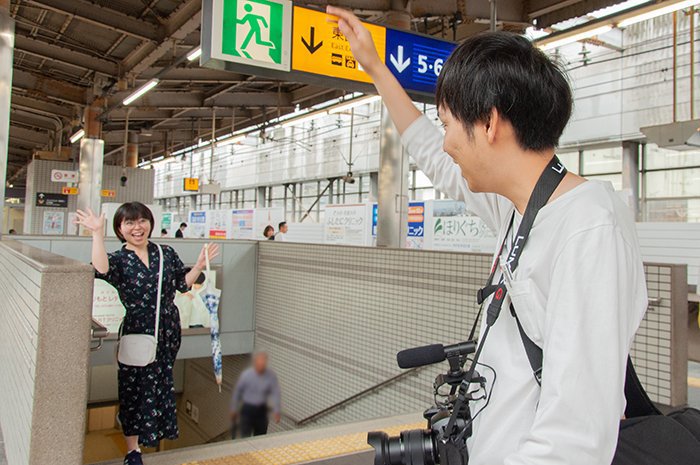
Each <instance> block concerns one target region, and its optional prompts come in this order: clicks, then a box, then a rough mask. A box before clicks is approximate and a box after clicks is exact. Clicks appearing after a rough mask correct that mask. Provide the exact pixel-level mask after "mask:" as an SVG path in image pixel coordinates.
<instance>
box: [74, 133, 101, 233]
mask: <svg viewBox="0 0 700 465" xmlns="http://www.w3.org/2000/svg"><path fill="white" fill-rule="evenodd" d="M104 152H105V143H104V141H103V140H101V139H90V138H87V137H83V138H82V139H81V140H80V185H79V191H78V208H79V209H81V210H83V211H86V210H87V209H88V208H90V209H92V211H94V212H95V214H99V213H100V209H101V206H102V197H101V194H102V165H103V163H104ZM80 234H81V235H82V234H83V231H81V233H80Z"/></svg>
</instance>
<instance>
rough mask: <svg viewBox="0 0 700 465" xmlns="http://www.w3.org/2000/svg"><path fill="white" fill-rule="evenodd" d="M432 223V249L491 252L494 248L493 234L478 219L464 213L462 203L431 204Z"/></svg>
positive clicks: (471, 214)
mask: <svg viewBox="0 0 700 465" xmlns="http://www.w3.org/2000/svg"><path fill="white" fill-rule="evenodd" d="M432 223H433V224H432V233H433V241H432V248H433V249H435V250H459V251H462V252H493V250H494V249H495V247H496V235H495V234H494V233H493V232H492V231H491V230H490V229H489V228H488V227H487V226H486V223H484V222H483V221H482V220H481V218H479V217H478V216H476V215H474V214H473V213H471V212H470V211H469V210H467V207H466V205H465V204H464V203H463V202H458V201H454V200H436V201H435V202H433V220H432Z"/></svg>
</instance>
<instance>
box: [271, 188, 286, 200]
mask: <svg viewBox="0 0 700 465" xmlns="http://www.w3.org/2000/svg"><path fill="white" fill-rule="evenodd" d="M272 198H273V199H283V198H284V186H272Z"/></svg>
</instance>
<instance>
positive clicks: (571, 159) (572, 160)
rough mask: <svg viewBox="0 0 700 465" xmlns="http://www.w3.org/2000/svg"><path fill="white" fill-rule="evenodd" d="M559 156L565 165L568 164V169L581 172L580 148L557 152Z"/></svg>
mask: <svg viewBox="0 0 700 465" xmlns="http://www.w3.org/2000/svg"><path fill="white" fill-rule="evenodd" d="M557 157H559V160H560V161H561V162H562V163H563V164H564V166H566V169H567V170H568V171H570V172H572V173H576V174H578V172H579V166H578V162H579V156H578V150H577V151H575V152H563V153H557Z"/></svg>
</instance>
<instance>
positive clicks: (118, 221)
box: [112, 202, 155, 242]
mask: <svg viewBox="0 0 700 465" xmlns="http://www.w3.org/2000/svg"><path fill="white" fill-rule="evenodd" d="M141 218H143V219H144V220H148V222H149V223H151V230H150V231H149V232H148V237H149V238H150V237H151V234H152V233H153V224H154V223H155V220H154V219H153V213H151V210H150V209H149V208H148V207H147V206H145V205H144V204H142V203H141V202H127V203H124V204H122V205H120V206H119V208H117V212H116V213H115V214H114V221H112V227H113V228H114V234H116V235H117V237H118V238H119V240H120V241H122V242H126V239H124V236H122V233H121V231H120V230H119V228H120V227H121V225H122V223H123V222H124V221H136V220H140V219H141Z"/></svg>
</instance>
